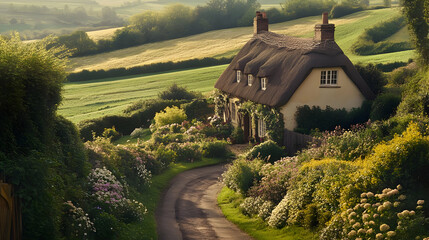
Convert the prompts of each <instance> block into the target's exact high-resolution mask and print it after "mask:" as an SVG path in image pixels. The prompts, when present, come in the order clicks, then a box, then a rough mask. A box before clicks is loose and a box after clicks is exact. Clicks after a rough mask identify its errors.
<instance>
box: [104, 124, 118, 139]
mask: <svg viewBox="0 0 429 240" xmlns="http://www.w3.org/2000/svg"><path fill="white" fill-rule="evenodd" d="M102 136H103V137H104V138H110V140H112V141H115V140H118V139H119V138H121V134H120V133H119V132H118V131H116V128H115V126H112V128H105V129H104V131H103V134H102Z"/></svg>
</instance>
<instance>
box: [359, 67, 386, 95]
mask: <svg viewBox="0 0 429 240" xmlns="http://www.w3.org/2000/svg"><path fill="white" fill-rule="evenodd" d="M355 67H356V70H357V71H358V72H359V74H360V75H361V77H362V78H363V79H364V80H365V82H366V84H368V87H369V88H370V89H371V91H372V92H373V93H374V94H375V95H378V94H380V93H381V92H382V91H383V87H384V85H386V83H387V80H386V78H385V76H384V75H383V73H382V72H381V71H380V70H379V69H378V68H377V67H376V66H375V65H373V64H371V63H370V64H368V65H366V66H362V65H355Z"/></svg>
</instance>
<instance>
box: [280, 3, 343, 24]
mask: <svg viewBox="0 0 429 240" xmlns="http://www.w3.org/2000/svg"><path fill="white" fill-rule="evenodd" d="M334 4H335V1H320V0H305V1H302V0H301V1H300V0H288V1H285V3H284V4H283V5H282V8H283V9H284V13H285V15H286V16H288V17H289V18H292V19H295V18H301V17H308V16H314V15H319V14H320V13H321V12H326V11H329V10H330V9H331V8H332V6H333V5H334Z"/></svg>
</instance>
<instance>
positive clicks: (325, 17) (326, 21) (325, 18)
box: [322, 12, 328, 24]
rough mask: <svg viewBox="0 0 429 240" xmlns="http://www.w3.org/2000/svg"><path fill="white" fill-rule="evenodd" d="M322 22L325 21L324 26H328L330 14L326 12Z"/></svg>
mask: <svg viewBox="0 0 429 240" xmlns="http://www.w3.org/2000/svg"><path fill="white" fill-rule="evenodd" d="M322 20H323V24H328V13H327V12H324V13H323V14H322Z"/></svg>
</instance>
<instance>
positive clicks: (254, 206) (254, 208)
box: [240, 197, 264, 216]
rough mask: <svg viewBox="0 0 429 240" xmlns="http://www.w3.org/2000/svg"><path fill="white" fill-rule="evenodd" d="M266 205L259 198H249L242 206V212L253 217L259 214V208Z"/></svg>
mask: <svg viewBox="0 0 429 240" xmlns="http://www.w3.org/2000/svg"><path fill="white" fill-rule="evenodd" d="M262 204H264V200H262V198H259V197H247V198H245V199H244V201H243V202H242V203H241V204H240V210H241V212H242V213H243V214H244V215H247V216H252V215H256V214H258V213H259V208H260V207H261V206H262Z"/></svg>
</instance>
